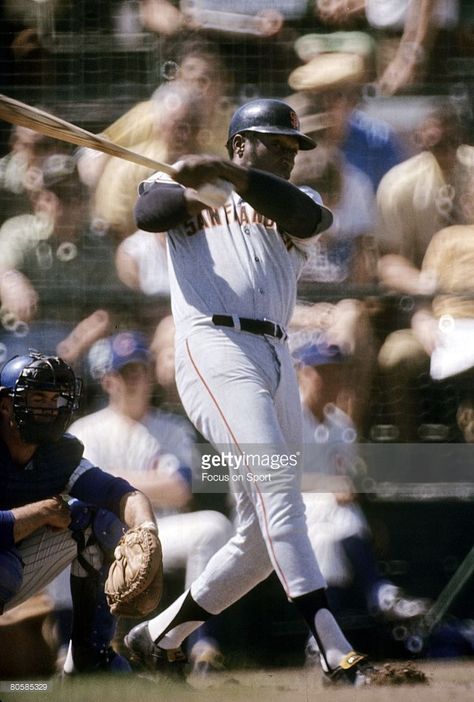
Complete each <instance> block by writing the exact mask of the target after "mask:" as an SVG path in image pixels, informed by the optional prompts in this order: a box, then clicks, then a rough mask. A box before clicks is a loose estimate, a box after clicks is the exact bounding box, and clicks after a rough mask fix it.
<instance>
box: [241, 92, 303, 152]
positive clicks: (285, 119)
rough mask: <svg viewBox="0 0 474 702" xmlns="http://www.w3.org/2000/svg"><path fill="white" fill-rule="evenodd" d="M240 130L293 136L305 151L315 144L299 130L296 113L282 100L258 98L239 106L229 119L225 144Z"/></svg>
mask: <svg viewBox="0 0 474 702" xmlns="http://www.w3.org/2000/svg"><path fill="white" fill-rule="evenodd" d="M242 132H260V133H263V134H287V135H288V136H295V137H297V138H298V143H299V147H300V149H303V150H305V151H307V150H309V149H314V147H315V146H316V143H315V142H314V141H313V140H312V139H310V137H308V136H306V135H305V134H303V133H302V132H300V121H299V119H298V115H297V114H296V112H295V111H294V110H293V108H292V107H290V106H289V105H287V104H286V102H283V101H282V100H273V99H265V98H259V99H257V100H251V101H250V102H246V103H245V105H242V106H241V107H239V108H238V109H237V110H236V111H235V112H234V114H233V116H232V119H231V120H230V124H229V133H228V136H227V146H228V147H229V146H230V142H231V140H232V137H234V136H235V135H236V134H240V133H242Z"/></svg>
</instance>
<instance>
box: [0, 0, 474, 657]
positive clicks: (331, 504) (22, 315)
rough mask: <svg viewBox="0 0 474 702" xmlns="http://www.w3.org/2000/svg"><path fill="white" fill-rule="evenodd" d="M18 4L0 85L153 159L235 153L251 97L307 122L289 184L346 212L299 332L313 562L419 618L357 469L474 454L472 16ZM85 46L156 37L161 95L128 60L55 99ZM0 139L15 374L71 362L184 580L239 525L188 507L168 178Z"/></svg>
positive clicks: (373, 608) (303, 6)
mask: <svg viewBox="0 0 474 702" xmlns="http://www.w3.org/2000/svg"><path fill="white" fill-rule="evenodd" d="M0 12H1V13H2V14H1V16H0V43H1V45H0V59H1V60H0V65H1V69H0V87H1V91H2V92H5V93H6V94H8V95H11V96H14V97H17V98H20V99H22V100H24V101H25V102H32V99H31V96H32V95H33V96H34V101H35V104H38V105H39V106H41V107H42V108H43V109H46V110H48V111H50V112H57V113H58V116H64V114H61V108H62V107H63V108H65V107H67V115H68V117H69V118H70V119H71V120H72V121H73V122H77V123H79V124H81V125H84V126H87V127H90V128H92V127H94V130H95V131H100V132H101V133H102V134H103V135H104V136H106V137H108V138H109V139H111V140H112V141H114V142H116V143H118V144H121V145H122V146H125V147H127V148H129V149H131V150H133V151H136V152H138V153H140V154H144V155H146V156H148V157H149V158H151V159H155V160H157V161H163V162H166V163H174V162H176V161H178V160H179V158H180V156H182V155H185V154H191V153H211V154H218V155H221V156H225V154H226V152H225V142H226V131H227V125H228V122H229V118H230V116H231V114H232V112H233V111H234V109H235V108H236V107H237V106H239V105H240V104H242V103H243V102H245V101H246V100H247V99H249V98H253V97H259V96H262V97H271V96H274V97H279V98H282V99H285V100H286V101H287V102H288V103H289V104H291V105H292V107H293V108H294V109H295V111H296V112H297V113H298V115H299V117H300V119H301V129H302V131H303V132H305V133H307V134H309V135H311V136H312V137H313V138H314V139H315V140H316V141H317V143H318V147H317V149H315V150H314V151H306V152H301V153H300V154H299V155H298V156H297V159H296V165H295V168H294V171H293V173H292V176H291V179H292V181H293V182H294V183H295V184H298V185H302V184H306V185H309V186H311V187H313V188H315V189H316V190H317V191H319V192H320V194H321V196H322V198H323V201H324V203H325V204H326V205H328V206H329V207H330V208H331V210H332V211H333V212H334V223H333V225H332V226H331V228H330V229H329V230H327V231H326V232H325V233H324V234H323V235H321V236H320V237H319V239H318V240H317V243H316V244H315V245H314V248H313V249H312V251H311V252H310V255H309V257H308V261H307V264H306V266H305V269H304V271H303V274H302V277H301V281H300V295H299V304H298V305H297V309H296V312H295V316H294V319H293V321H292V326H291V329H290V337H289V343H290V346H291V349H292V352H293V355H294V358H295V366H296V368H297V372H298V378H299V382H300V389H301V398H302V403H303V407H304V412H305V427H306V438H305V442H307V445H308V446H313V447H316V448H315V449H314V450H313V451H309V458H308V470H307V476H308V484H307V485H306V487H307V488H308V489H307V510H308V515H309V517H308V519H310V520H311V524H312V533H313V534H314V543H315V548H316V549H319V550H318V557H319V559H320V561H321V563H322V567H323V571H325V575H326V577H327V579H328V582H329V584H330V585H331V586H333V590H332V594H333V604H334V606H335V607H336V609H337V606H338V602H339V598H340V591H341V589H343V588H344V587H346V586H347V584H348V583H352V584H354V583H355V584H356V585H357V586H358V587H359V589H360V591H361V592H362V593H363V599H364V601H365V603H366V606H367V611H368V612H369V613H370V614H371V615H373V616H376V617H378V618H382V619H383V618H385V619H386V620H388V621H392V622H393V621H396V622H398V623H400V622H403V623H406V621H408V620H412V619H413V618H415V617H418V616H421V614H423V613H425V612H426V609H427V606H428V605H427V604H426V601H425V600H424V599H423V598H413V597H410V596H407V595H406V593H403V592H402V590H401V589H400V588H399V587H398V585H397V583H393V582H391V581H390V580H387V579H386V578H384V577H382V576H381V575H380V574H379V573H378V572H377V565H376V554H375V553H374V551H373V544H372V535H371V533H370V528H369V525H368V523H367V521H366V518H365V516H364V514H363V509H362V507H361V505H360V504H358V500H357V492H358V485H357V479H358V476H357V475H356V472H357V471H356V470H355V467H356V466H358V465H359V464H360V461H359V460H358V447H359V444H362V443H367V442H369V443H370V442H374V443H377V442H380V443H404V442H427V443H438V442H439V443H443V442H453V443H470V442H472V441H474V350H473V349H474V344H472V339H473V338H474V282H473V281H474V278H473V277H472V276H473V274H474V145H473V144H474V141H473V138H474V119H473V109H474V104H473V95H474V78H473V76H474V3H473V2H472V1H470V0H312V1H311V2H307V1H306V0H305V1H304V2H301V1H299V0H278V1H277V0H274V2H271V3H270V2H268V0H257V1H255V2H246V1H244V2H241V3H240V4H239V7H238V8H237V7H236V6H235V3H230V2H224V1H222V0H221V1H219V2H217V1H216V0H199V1H197V0H194V1H193V2H187V0H181V1H178V0H176V1H168V0H115V1H114V2H112V1H111V0H100V1H99V2H98V1H97V0H95V1H94V2H92V1H89V0H84V2H81V3H75V2H72V1H69V0H45V1H44V2H41V3H39V2H30V1H28V0H16V1H15V2H9V1H6V2H4V3H3V5H2V9H1V10H0ZM67 36H70V38H71V46H72V47H78V48H75V49H74V50H75V51H78V52H80V51H81V47H82V50H83V51H86V48H84V47H87V46H90V45H91V43H94V42H95V44H94V45H95V46H98V47H99V48H100V47H102V48H103V51H104V57H103V60H104V61H105V55H106V53H107V51H108V49H107V50H106V47H109V48H110V47H111V46H113V47H115V49H116V50H117V51H119V50H122V51H124V52H125V51H126V52H128V54H133V52H138V51H139V50H140V49H141V48H142V45H143V42H144V41H145V40H144V37H146V41H150V37H151V40H152V41H153V42H154V43H153V46H155V47H156V48H157V54H156V55H157V56H158V64H159V65H157V66H154V75H155V76H156V84H155V85H154V86H153V88H152V90H150V91H149V92H148V94H146V95H144V94H143V92H146V90H148V85H145V81H144V80H143V81H142V84H141V87H140V79H141V77H140V75H137V76H136V79H135V80H136V82H137V84H138V86H139V88H140V89H139V90H138V94H139V95H140V99H137V100H132V99H130V98H129V97H127V96H128V95H130V86H129V84H128V83H127V84H125V83H123V84H122V83H121V74H120V70H119V69H118V70H117V72H114V71H113V70H112V71H111V73H110V76H109V79H110V81H111V82H109V83H108V84H107V85H101V86H99V90H98V94H97V97H96V99H95V102H94V103H91V102H90V101H88V100H87V90H85V88H84V86H83V85H79V84H78V85H77V86H76V88H77V97H76V98H74V99H72V100H69V101H68V102H67V103H66V102H65V101H64V100H63V101H61V99H60V97H58V96H60V95H61V94H64V93H60V91H58V80H60V79H59V78H58V76H59V75H60V72H59V69H58V61H59V58H58V53H57V52H55V46H56V44H55V42H56V40H57V38H58V37H62V38H63V39H64V37H67ZM99 53H100V52H99ZM62 60H64V56H62ZM100 60H101V59H100V56H99V64H98V67H97V70H98V71H99V68H100ZM62 66H63V67H64V64H62ZM61 70H63V69H61ZM61 75H63V74H62V73H61ZM90 75H91V76H93V75H94V74H93V72H91V73H90ZM63 80H64V82H65V83H66V82H67V81H68V80H70V78H69V79H68V78H67V74H65V75H63ZM72 87H73V92H74V86H72ZM69 88H71V86H69ZM101 90H103V98H102V97H101V94H100V91H101ZM122 90H123V93H122ZM127 91H128V92H127ZM132 92H133V91H132ZM133 94H135V95H136V94H137V91H135V92H134V93H133ZM106 98H107V99H106ZM110 98H111V100H112V103H113V106H114V107H113V109H111V106H110ZM102 105H103V106H104V111H103V113H101V111H100V108H101V106H102ZM110 114H113V115H114V119H113V120H110V121H107V119H106V116H107V117H108V116H109V115H110ZM1 134H2V142H1V146H2V153H1V154H0V156H1V158H0V302H1V308H0V321H1V325H0V361H4V360H6V359H8V358H10V357H11V356H12V355H14V354H15V353H24V351H25V350H26V349H28V348H30V347H33V348H37V349H39V350H41V351H43V352H45V353H57V354H58V355H60V356H61V357H62V358H63V359H64V360H66V361H67V362H68V363H70V364H72V365H73V367H74V368H75V369H76V370H77V372H78V373H79V374H80V375H81V376H82V377H83V379H84V387H85V394H84V400H83V403H82V407H81V418H80V419H79V420H78V422H77V425H75V430H77V432H78V436H79V437H80V438H81V440H83V442H84V443H85V445H86V455H87V452H90V454H91V455H90V456H89V457H92V456H93V458H92V460H96V461H97V463H98V464H99V465H100V466H101V467H104V468H106V469H108V470H109V471H110V472H113V471H114V470H115V471H116V472H118V471H134V476H133V478H129V479H131V481H132V482H134V481H135V480H140V481H141V480H143V481H144V482H143V486H144V489H146V490H147V491H148V492H149V494H151V495H154V496H155V501H156V509H157V510H159V514H163V513H166V515H167V516H166V519H168V520H169V519H175V522H169V523H170V525H171V526H170V529H171V531H173V530H174V533H175V534H176V533H177V532H178V533H179V534H180V535H181V538H182V542H183V544H186V547H187V548H186V549H184V550H183V552H180V553H175V552H173V551H172V549H171V548H170V552H169V568H170V570H173V568H175V567H177V568H183V569H184V571H185V579H186V581H189V582H190V581H191V580H192V577H193V575H194V574H195V572H199V568H201V567H202V565H201V564H202V563H205V562H206V561H207V560H208V558H209V557H210V555H212V553H213V552H214V551H215V550H217V548H219V545H220V543H221V542H223V541H226V539H227V535H228V532H229V530H230V529H231V522H230V520H231V516H232V515H231V506H229V505H228V504H225V505H224V506H223V505H222V504H221V503H219V502H218V500H217V498H216V504H215V505H214V504H212V499H211V497H212V496H208V503H209V504H206V505H205V507H206V509H201V507H202V505H199V504H197V503H196V500H194V502H193V496H192V491H191V487H190V485H191V483H190V478H189V475H188V474H187V472H186V471H187V470H189V469H190V470H192V469H193V463H194V462H195V461H196V458H195V456H194V454H193V452H194V447H195V445H197V444H199V441H200V438H199V437H198V436H197V435H196V434H195V432H194V430H193V428H192V427H191V426H190V425H189V424H188V423H187V420H186V418H185V417H184V416H183V410H182V408H181V406H180V402H179V398H178V396H177V392H176V388H175V385H174V367H173V322H172V319H171V317H170V305H169V285H168V275H167V257H166V246H167V244H166V235H165V233H160V234H152V233H148V232H144V231H140V230H137V229H136V226H135V223H134V217H133V208H134V203H135V200H136V196H137V188H138V184H139V183H140V182H141V181H142V180H144V179H146V178H147V177H148V176H149V175H151V173H152V170H151V169H149V168H146V167H144V166H138V165H135V164H132V163H130V162H127V161H125V160H120V159H118V158H115V157H111V156H108V155H106V154H103V153H100V152H97V151H92V150H88V149H74V148H73V147H71V146H70V145H68V144H66V143H62V142H59V141H56V140H54V139H52V138H50V137H46V136H42V135H41V134H39V133H36V132H33V131H31V130H29V129H27V128H25V127H20V126H10V125H6V124H3V125H2V132H1ZM196 274H197V275H199V271H196ZM121 344H122V345H123V349H124V350H123V352H122V351H121V349H120V345H121ZM120 358H121V360H119V359H120ZM124 359H125V361H126V362H125V363H124V362H123V361H124ZM137 388H138V390H140V392H138V390H137ZM137 393H138V394H137ZM138 395H140V396H138ZM99 412H100V413H102V414H99ZM98 426H100V427H104V426H107V427H108V428H107V430H102V432H101V434H102V437H101V439H103V435H104V434H106V435H107V439H108V444H104V443H102V444H101V442H100V441H97V438H96V437H95V436H94V430H95V429H97V427H98ZM120 446H122V449H121V448H120ZM99 448H100V449H101V451H99ZM316 449H317V450H316ZM127 452H128V453H127ZM125 454H127V457H128V459H129V460H127V465H124V463H123V456H124V455H125ZM96 456H97V457H96ZM158 457H159V460H158ZM170 457H171V458H170ZM115 458H116V460H115ZM114 461H115V463H114ZM119 463H120V465H119ZM128 464H129V465H128ZM150 471H153V473H150ZM328 473H329V474H331V475H333V476H335V477H336V478H337V479H338V481H339V482H337V485H336V487H335V488H334V489H332V490H327V489H325V490H323V491H322V492H320V493H319V492H318V490H317V488H315V484H316V485H318V481H317V480H316V483H314V480H315V477H314V476H315V474H317V475H327V474H328ZM158 474H159V477H160V482H158V477H157V476H158ZM136 476H139V477H136ZM140 484H142V483H140ZM158 488H159V489H158ZM318 495H319V499H320V502H319V503H318V504H314V499H315V498H317V496H318ZM323 498H324V499H323ZM197 502H198V501H197ZM323 503H324V504H323ZM209 506H210V509H207V507H209ZM198 509H199V511H196V510H198ZM163 511H164V512H163ZM193 513H196V514H197V515H200V516H201V518H200V519H198V520H197V521H192V520H191V519H190V521H189V522H188V521H187V519H188V518H191V515H192V514H193ZM171 514H172V515H173V516H171ZM224 515H225V516H224ZM184 516H186V519H183V517H184ZM178 517H179V519H178ZM163 523H164V524H166V522H163ZM197 523H199V525H200V529H199V530H197V528H196V524H197ZM163 528H164V527H163ZM164 551H165V556H167V549H166V544H165V543H164ZM191 555H192V556H194V560H193V559H191ZM197 556H199V557H198V558H197ZM166 566H167V562H166V560H165V568H166ZM196 569H197V571H196ZM58 587H59V586H58ZM58 592H59V593H60V594H57V593H56V598H57V599H56V601H57V603H59V604H58V606H57V609H58V610H62V609H63V608H64V609H65V610H67V601H66V602H64V601H63V595H62V594H61V592H62V591H61V588H60V587H59V589H58ZM218 639H219V635H218V632H217V633H216V632H207V633H205V635H204V636H203V637H202V638H201V639H200V640H197V641H193V642H192V645H193V646H195V659H196V661H197V664H196V665H201V664H202V663H203V661H204V664H205V665H208V664H212V665H213V666H215V667H218V665H219V660H220V656H221V652H220V647H219V643H218ZM308 652H309V653H308V655H311V642H309V643H308Z"/></svg>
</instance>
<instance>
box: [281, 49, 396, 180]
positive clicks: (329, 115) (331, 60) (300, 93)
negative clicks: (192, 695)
mask: <svg viewBox="0 0 474 702" xmlns="http://www.w3.org/2000/svg"><path fill="white" fill-rule="evenodd" d="M342 48H344V47H342ZM366 76H367V62H366V60H365V59H364V57H362V56H361V55H360V54H358V53H349V51H341V50H338V51H333V52H326V53H320V54H316V55H314V56H313V58H311V59H310V60H309V61H308V62H307V63H305V64H303V65H302V66H299V67H298V68H296V69H295V70H294V71H292V72H291V73H290V76H289V78H288V83H289V85H290V87H291V88H292V89H293V90H295V91H297V93H296V94H295V95H293V96H290V98H289V101H290V102H291V104H292V106H293V107H294V108H295V109H296V111H297V112H298V114H299V115H300V118H304V117H305V115H312V116H313V121H314V122H316V121H317V122H318V124H317V128H318V130H319V132H318V134H319V136H320V139H321V138H322V139H324V141H325V142H326V143H330V144H331V145H333V146H337V147H338V148H340V149H341V151H342V152H343V154H344V156H345V158H346V159H347V161H348V162H349V163H351V164H352V165H353V166H356V167H357V168H359V169H360V170H361V171H363V172H364V173H365V174H366V175H367V176H368V177H369V179H370V181H371V183H372V186H373V189H374V191H375V190H376V188H377V186H378V184H379V182H380V180H381V178H382V176H383V175H384V174H385V173H386V172H387V171H388V170H389V169H390V168H392V167H393V166H395V165H396V164H397V163H399V162H400V161H401V160H402V158H403V150H402V147H401V144H400V142H399V139H398V138H397V136H396V134H395V132H394V130H393V129H392V128H391V127H390V126H389V125H388V124H387V123H385V122H382V121H380V120H378V119H376V118H374V117H371V116H369V115H368V114H367V113H366V112H363V111H362V110H361V109H358V105H359V103H360V101H361V88H362V85H363V83H364V82H365V80H366ZM316 115H318V118H316Z"/></svg>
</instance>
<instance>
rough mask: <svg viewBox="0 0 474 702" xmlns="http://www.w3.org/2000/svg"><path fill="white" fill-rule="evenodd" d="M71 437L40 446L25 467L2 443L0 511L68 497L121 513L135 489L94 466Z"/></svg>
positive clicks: (76, 440) (0, 451)
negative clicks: (124, 500) (122, 504)
mask: <svg viewBox="0 0 474 702" xmlns="http://www.w3.org/2000/svg"><path fill="white" fill-rule="evenodd" d="M83 450H84V447H83V445H82V444H81V442H80V441H79V440H78V439H76V438H75V437H74V436H72V435H70V434H65V435H64V436H63V437H62V438H61V439H60V440H59V441H56V442H54V443H51V444H46V445H44V446H40V447H39V448H38V449H37V451H36V452H35V454H34V456H33V457H32V459H31V460H30V461H29V463H27V465H26V466H24V467H23V468H19V467H18V466H17V465H15V464H14V462H13V461H12V458H11V456H10V453H9V451H8V448H7V446H6V444H4V443H3V442H2V441H0V484H1V490H0V510H10V509H12V508H14V507H20V506H22V505H26V504H31V503H32V502H38V501H39V500H45V499H47V498H48V497H53V496H54V495H59V494H65V495H70V496H71V497H77V498H78V499H80V500H83V501H84V502H89V503H91V504H94V505H97V506H100V507H104V508H105V509H108V510H111V511H113V512H115V513H118V509H119V502H120V498H121V497H122V496H123V495H124V494H126V493H127V492H131V491H133V489H134V488H133V487H132V486H131V485H130V484H129V483H128V482H127V481H126V480H122V479H121V478H116V477H114V476H112V475H109V474H108V473H105V472H104V471H102V470H100V468H97V467H96V466H94V465H93V464H92V463H91V462H90V461H88V460H87V459H86V458H84V457H83V455H82V454H83Z"/></svg>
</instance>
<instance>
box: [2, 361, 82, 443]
mask: <svg viewBox="0 0 474 702" xmlns="http://www.w3.org/2000/svg"><path fill="white" fill-rule="evenodd" d="M81 387H82V382H81V380H80V379H79V378H76V376H75V375H74V371H73V370H72V368H71V367H70V366H68V364H67V363H65V362H64V361H62V360H61V359H60V358H57V357H56V356H45V355H43V354H41V353H38V352H36V351H30V353H29V355H28V356H26V355H25V356H14V357H13V358H11V359H10V360H9V361H7V362H6V363H5V365H4V366H3V368H2V370H1V373H0V392H1V394H2V395H8V396H10V397H11V398H12V400H13V417H14V421H15V423H16V425H17V427H18V429H19V431H20V437H21V439H22V440H23V441H24V442H26V443H29V444H45V443H50V442H53V441H57V440H58V439H59V438H60V437H61V436H62V435H63V434H64V432H65V431H66V428H67V426H68V425H69V423H70V421H71V418H72V414H73V412H74V411H75V410H76V409H77V408H78V405H79V399H80V396H81Z"/></svg>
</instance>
